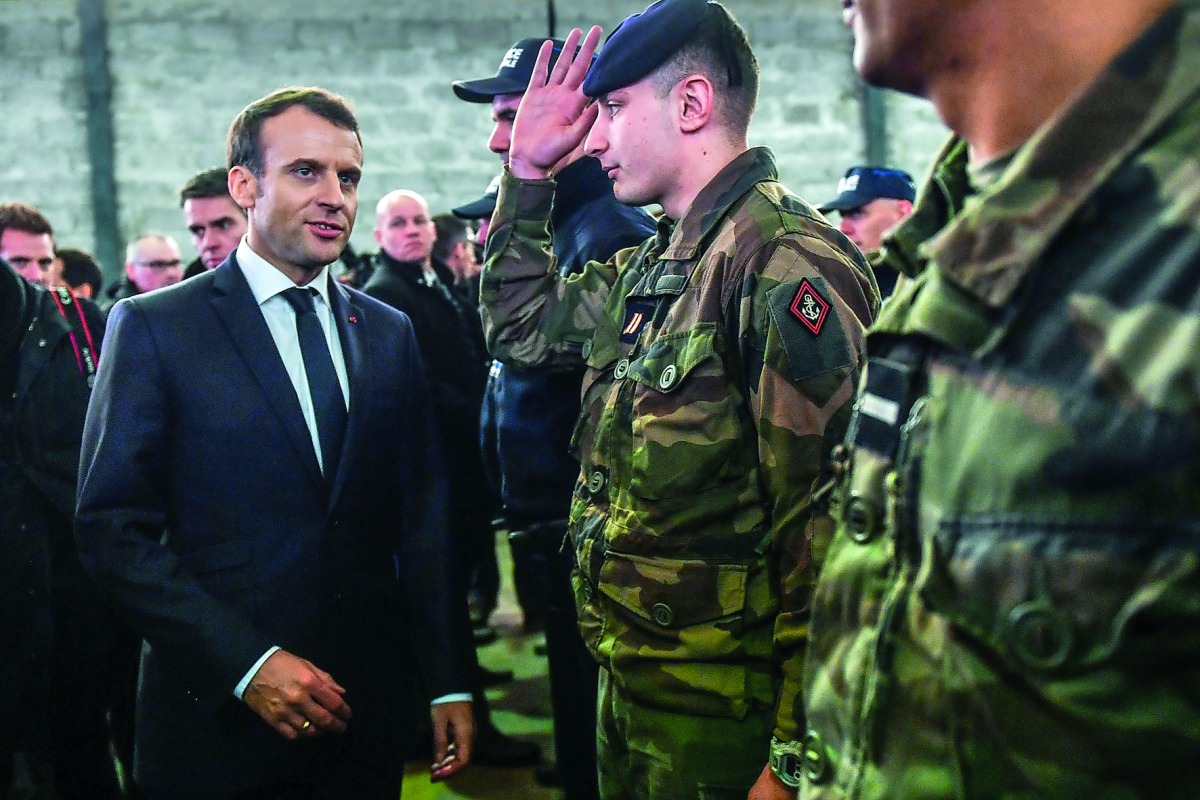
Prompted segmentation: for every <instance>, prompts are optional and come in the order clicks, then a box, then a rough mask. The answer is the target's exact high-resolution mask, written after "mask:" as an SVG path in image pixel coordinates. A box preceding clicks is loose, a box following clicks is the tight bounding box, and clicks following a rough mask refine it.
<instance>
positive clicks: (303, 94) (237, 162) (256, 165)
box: [225, 86, 362, 179]
mask: <svg viewBox="0 0 1200 800" xmlns="http://www.w3.org/2000/svg"><path fill="white" fill-rule="evenodd" d="M293 106H303V107H304V108H306V109H308V110H309V111H311V112H312V113H314V114H316V115H317V116H318V117H320V118H321V119H324V120H327V121H329V122H331V123H333V124H334V125H336V126H338V127H339V128H343V129H345V130H348V131H352V132H353V133H354V135H355V137H357V138H358V143H359V145H361V144H362V135H361V134H360V133H359V130H358V119H356V118H355V116H354V112H353V111H352V110H351V109H350V103H349V102H348V101H347V100H346V98H344V97H342V96H341V95H338V94H334V93H333V92H331V91H329V90H328V89H322V88H320V87H319V86H289V87H287V88H284V89H277V90H275V91H274V92H271V93H270V94H269V95H267V96H266V97H262V98H259V99H258V100H255V101H254V102H253V103H251V104H250V105H248V106H246V107H245V108H243V109H242V112H241V113H240V114H238V115H237V118H236V119H234V120H233V124H232V125H230V126H229V136H228V137H227V139H226V144H225V160H226V166H227V167H228V168H229V169H233V168H234V167H245V168H246V169H248V170H250V172H251V174H253V175H254V177H256V178H260V179H261V178H262V176H263V153H262V141H261V138H262V137H261V134H262V126H263V123H264V122H266V121H267V120H269V119H270V118H271V117H277V116H279V115H280V114H282V113H283V112H285V111H287V110H288V109H289V108H292V107H293Z"/></svg>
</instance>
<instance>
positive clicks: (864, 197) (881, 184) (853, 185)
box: [817, 167, 917, 214]
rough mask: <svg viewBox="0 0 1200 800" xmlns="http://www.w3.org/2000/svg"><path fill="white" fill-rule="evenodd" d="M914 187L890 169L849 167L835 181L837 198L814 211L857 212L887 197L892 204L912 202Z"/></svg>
mask: <svg viewBox="0 0 1200 800" xmlns="http://www.w3.org/2000/svg"><path fill="white" fill-rule="evenodd" d="M916 196H917V186H916V184H914V183H913V179H912V176H911V175H909V174H908V173H907V172H904V171H903V170H899V169H891V168H890V167H851V168H850V169H848V170H846V174H845V175H844V176H843V177H842V179H841V180H840V181H838V195H837V197H835V198H833V199H832V200H828V201H826V202H825V203H823V204H821V205H820V206H818V207H817V210H818V211H820V212H821V213H822V214H824V213H825V212H827V211H849V210H850V209H852V208H861V207H862V206H865V205H866V204H867V203H869V202H871V201H872V200H878V199H879V198H881V197H888V198H891V199H893V200H908V201H909V202H910V203H911V202H912V201H913V200H914V199H916Z"/></svg>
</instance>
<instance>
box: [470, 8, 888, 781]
mask: <svg viewBox="0 0 1200 800" xmlns="http://www.w3.org/2000/svg"><path fill="white" fill-rule="evenodd" d="M599 36H600V32H599V29H598V28H593V29H592V30H591V31H590V32H589V33H588V35H587V37H586V38H585V39H584V41H583V44H582V47H581V48H580V50H579V52H578V53H576V44H577V43H578V42H579V40H580V32H579V31H574V32H572V34H571V35H570V36H569V37H568V39H567V40H566V44H565V46H564V47H563V49H562V55H561V56H560V57H559V59H558V61H557V62H556V64H555V66H554V68H553V70H552V71H548V70H547V64H548V62H549V58H550V49H549V47H548V46H547V47H544V48H543V51H542V53H541V55H540V60H539V62H538V64H537V66H536V67H535V72H534V76H533V79H532V81H531V83H530V87H529V90H528V91H527V92H526V94H525V97H524V99H523V101H522V103H521V106H520V109H519V111H518V113H517V117H516V120H515V121H514V130H513V140H512V144H511V149H510V152H509V163H508V167H507V169H506V170H505V172H504V175H503V177H502V179H501V182H500V192H499V198H498V203H497V210H496V213H495V216H494V217H493V220H492V232H491V234H490V236H489V239H488V251H489V258H488V263H487V267H486V271H485V273H484V279H483V283H482V299H483V314H484V320H485V326H486V329H487V334H488V337H489V345H490V346H491V348H492V352H493V354H494V355H496V357H497V358H499V359H501V360H503V361H506V362H509V363H515V364H519V365H521V366H540V365H543V364H553V363H561V364H570V363H574V364H578V363H580V362H581V361H582V362H586V367H587V372H586V375H585V377H584V382H583V409H582V412H581V417H580V421H579V423H578V426H577V428H576V433H575V437H574V449H575V453H576V455H577V456H578V458H579V460H580V463H581V475H580V479H579V481H578V483H577V486H576V489H575V493H574V500H573V503H572V508H571V515H570V537H571V542H572V543H573V546H574V551H575V557H576V566H575V571H574V575H573V583H574V587H575V590H576V598H577V602H578V607H579V614H580V624H581V628H582V631H583V635H584V639H585V641H586V643H587V645H588V647H589V648H590V650H591V651H592V653H593V654H594V655H595V657H596V658H597V659H598V660H599V662H600V664H601V677H600V698H599V718H600V720H599V741H598V746H599V761H600V789H601V796H602V797H604V798H606V799H607V800H615V799H617V798H655V799H656V800H657V799H659V798H696V797H699V796H717V795H718V794H719V796H722V797H724V796H726V793H729V794H728V796H730V797H733V796H740V797H744V796H745V794H746V792H748V791H749V790H750V788H751V786H752V785H754V784H755V782H756V780H759V779H761V780H763V781H772V780H775V779H774V778H772V777H771V776H770V774H769V772H768V770H767V768H766V763H767V761H768V756H769V749H770V743H771V739H772V734H774V735H775V736H776V737H778V738H779V739H780V740H782V741H792V740H794V739H796V737H797V735H798V730H797V725H798V724H799V723H798V721H799V720H800V718H801V714H802V711H801V702H800V696H799V679H800V674H799V666H800V659H799V658H797V657H795V654H796V653H797V652H798V651H799V650H801V649H802V648H803V646H804V641H805V633H806V631H807V609H808V601H809V589H810V587H811V585H812V583H813V581H814V571H815V567H816V564H815V560H816V558H817V556H819V553H816V552H814V550H813V547H812V544H813V541H814V538H819V537H820V536H821V533H822V532H824V535H825V536H826V537H828V535H829V521H828V518H827V517H826V516H824V515H823V514H821V513H820V512H818V511H817V510H816V509H815V508H814V506H813V505H812V503H810V500H809V497H810V490H811V489H812V487H813V486H814V485H816V484H817V483H819V482H820V481H821V480H822V478H823V477H824V476H825V473H826V468H827V466H828V458H827V455H826V454H827V453H828V452H829V451H830V450H831V448H832V446H833V445H834V444H836V443H837V442H838V441H839V440H840V438H841V436H842V434H843V432H844V431H845V427H846V424H847V422H848V420H849V417H850V404H851V400H852V397H853V392H854V383H855V379H856V375H857V368H858V363H859V352H860V345H861V342H862V339H863V330H864V326H865V325H867V324H868V323H869V322H870V320H871V318H872V315H873V314H874V312H875V310H876V309H877V307H878V303H879V299H878V293H877V290H876V287H875V283H874V280H873V278H872V277H871V272H870V268H869V267H868V266H867V264H866V262H865V261H864V260H863V258H862V256H861V255H860V254H859V253H858V251H857V250H856V249H855V248H854V247H853V245H851V244H850V242H849V241H848V240H847V239H846V238H845V237H844V236H843V235H842V234H840V233H839V232H838V231H836V230H834V229H833V228H831V227H830V226H829V225H828V224H826V223H825V222H824V221H823V220H822V219H821V218H820V216H819V215H818V214H817V213H816V212H815V211H814V210H813V209H812V207H811V206H809V205H808V204H807V203H805V202H804V201H803V200H801V199H800V198H799V197H797V196H796V195H794V194H792V193H791V192H790V191H788V190H787V189H786V188H785V187H783V186H782V185H781V184H780V183H779V182H778V180H777V178H776V169H775V163H774V159H773V157H772V155H771V153H770V151H769V150H767V149H766V148H754V149H751V148H749V146H748V145H747V141H746V129H747V126H748V124H749V121H750V116H751V113H752V112H753V109H754V105H755V100H756V95H757V89H758V67H757V63H756V60H755V58H754V55H753V52H752V51H751V49H750V45H749V43H748V42H747V40H746V36H745V33H744V31H743V30H742V28H741V27H740V26H739V25H738V24H737V23H736V22H735V21H734V19H733V17H732V16H731V15H730V14H729V12H728V11H727V10H726V9H725V8H724V7H723V6H721V5H720V4H719V3H714V2H706V0H665V1H664V2H659V3H656V4H654V5H652V6H651V7H650V8H648V9H647V10H646V11H645V12H644V13H642V14H638V15H634V16H632V17H630V18H629V19H627V20H626V21H625V22H624V23H623V24H622V25H621V26H620V27H619V28H618V29H617V30H616V31H615V32H614V33H613V34H612V35H611V36H610V37H609V39H608V42H607V44H606V46H605V48H604V49H603V51H602V52H601V53H600V54H599V56H598V57H597V59H596V61H595V64H594V65H593V66H592V68H591V70H590V71H588V64H589V60H590V59H591V56H592V54H593V52H594V51H595V48H596V45H597V42H598V39H599ZM573 54H574V55H573ZM548 73H549V74H548ZM585 74H586V79H585ZM593 100H594V101H595V102H593ZM579 148H583V150H584V151H585V152H586V153H587V154H588V155H592V156H595V157H596V158H598V159H599V161H600V164H601V167H602V168H603V169H604V171H605V172H606V174H607V175H608V177H609V178H610V179H611V180H613V181H614V187H613V188H614V192H615V194H616V197H617V199H618V200H620V201H622V202H624V203H628V204H631V205H644V204H650V203H658V204H660V205H661V206H662V209H663V211H664V217H663V219H662V220H661V222H660V224H659V226H658V230H657V233H656V235H655V236H653V237H651V238H649V239H647V240H646V241H645V242H644V243H642V244H641V245H640V246H638V247H634V248H629V249H625V250H622V251H619V252H618V253H617V254H616V255H615V256H613V257H612V258H611V259H609V260H608V261H607V262H606V263H597V262H591V263H589V264H587V266H586V267H585V268H584V270H583V271H582V272H581V273H580V274H577V275H573V276H571V277H570V278H566V279H560V278H559V277H558V275H557V271H556V269H555V264H554V262H553V259H552V258H551V257H550V255H549V253H550V249H549V245H550V242H551V234H550V232H549V231H548V229H547V218H548V215H549V213H550V209H551V207H552V204H553V203H554V201H555V181H554V174H555V170H556V165H559V164H561V163H564V162H565V161H567V160H568V159H569V158H570V156H571V154H572V153H574V152H575V151H576V150H577V149H579ZM780 665H786V666H787V667H788V670H787V671H785V672H782V673H781V672H780Z"/></svg>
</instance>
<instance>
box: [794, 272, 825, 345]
mask: <svg viewBox="0 0 1200 800" xmlns="http://www.w3.org/2000/svg"><path fill="white" fill-rule="evenodd" d="M788 308H789V310H790V311H791V312H792V313H793V314H795V315H796V319H798V320H800V322H802V323H803V324H804V327H806V328H808V329H809V330H810V331H812V334H813V336H820V335H821V329H822V328H823V327H825V320H826V319H827V318H828V317H829V301H828V300H826V299H825V298H824V297H822V296H821V294H820V292H818V291H817V290H816V289H814V288H813V285H812V284H811V283H809V282H808V278H805V279H804V280H802V281H800V285H799V286H798V287H797V288H796V296H795V297H793V298H792V304H791V305H790V306H789V307H788Z"/></svg>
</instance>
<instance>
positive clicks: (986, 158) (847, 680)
mask: <svg viewBox="0 0 1200 800" xmlns="http://www.w3.org/2000/svg"><path fill="white" fill-rule="evenodd" d="M843 8H844V9H845V10H844V15H845V19H846V21H847V24H848V25H849V26H850V27H851V28H852V29H853V31H854V36H855V41H856V43H855V52H854V61H855V66H856V67H857V69H858V71H859V72H860V73H861V74H862V76H863V77H864V78H866V79H867V80H868V81H870V82H872V83H874V84H876V85H879V86H886V87H890V88H894V89H899V90H902V91H906V92H909V93H912V94H917V95H921V96H924V97H927V98H929V99H930V100H932V101H933V103H934V104H935V106H936V107H937V110H938V112H939V113H940V115H941V116H942V118H943V120H945V122H946V123H947V124H948V125H949V126H950V128H951V129H952V130H953V131H955V132H956V134H957V136H956V138H954V139H953V140H952V141H951V142H950V143H949V144H948V145H947V146H946V148H945V149H944V150H943V151H942V153H941V155H940V156H939V157H938V159H937V162H936V164H935V166H934V168H933V173H932V175H931V178H930V180H929V181H928V182H927V184H926V185H925V187H924V188H923V189H922V190H921V192H920V193H919V194H918V197H917V204H916V208H915V210H914V212H913V214H912V216H911V217H910V218H909V220H908V221H906V222H905V223H903V224H902V225H901V226H900V227H899V228H898V229H896V230H894V231H893V232H892V233H891V234H890V235H889V236H887V237H885V240H884V257H885V258H886V259H887V260H888V261H890V262H891V263H893V264H895V265H896V266H897V267H898V268H899V269H900V270H901V271H902V272H904V273H905V274H907V275H908V276H909V277H910V280H908V281H901V284H900V287H899V288H898V290H897V293H896V294H895V295H893V297H892V299H891V300H889V301H888V304H887V305H886V306H885V308H884V310H883V312H882V314H881V316H880V319H879V320H878V321H877V322H876V324H875V326H874V327H873V328H872V330H871V335H870V337H869V351H870V353H871V359H870V362H869V364H868V366H867V369H866V376H865V379H864V381H863V384H862V387H861V390H860V394H859V401H858V404H857V408H858V412H857V415H856V417H855V420H854V421H853V422H852V423H851V429H850V433H849V435H848V437H847V442H846V445H845V447H843V448H842V449H841V450H840V451H839V458H838V461H839V463H840V469H839V474H840V481H839V483H838V485H837V487H836V488H835V489H834V491H833V495H832V496H833V497H834V498H835V515H836V517H837V519H838V530H837V533H836V536H835V538H834V541H833V542H832V546H831V548H830V550H829V555H828V558H827V559H826V562H825V566H824V567H823V571H822V573H821V578H820V582H819V585H818V588H817V592H816V595H815V598H814V601H813V605H814V612H813V630H812V637H811V643H810V645H809V653H808V664H807V668H806V671H805V687H806V692H805V700H806V711H807V725H808V728H809V731H808V734H807V736H806V739H805V745H804V747H803V748H802V750H801V752H800V753H799V754H797V757H796V758H795V760H793V761H792V762H791V763H792V767H793V768H794V769H795V772H796V775H797V778H798V779H800V780H799V782H800V783H801V787H800V796H801V797H802V798H805V799H806V800H818V799H819V800H832V799H833V798H839V799H840V798H855V799H856V800H865V799H867V798H885V797H886V798H922V799H923V800H942V799H943V798H946V799H949V798H988V799H989V800H1007V799H1008V798H1067V797H1071V798H1091V799H1092V800H1109V799H1111V798H1155V800H1166V799H1167V798H1192V797H1195V796H1196V786H1197V784H1198V783H1200V760H1198V759H1197V758H1196V754H1197V753H1200V708H1198V706H1197V699H1198V698H1200V693H1198V691H1197V687H1200V636H1198V635H1197V631H1198V630H1200V492H1197V490H1196V487H1197V485H1198V484H1200V455H1198V454H1200V430H1198V426H1200V415H1198V414H1197V410H1198V409H1200V382H1198V376H1200V368H1198V366H1197V364H1198V363H1200V360H1198V359H1200V337H1198V335H1197V331H1198V330H1200V180H1197V167H1196V164H1197V153H1200V2H1196V0H1182V2H1174V3H1173V2H1170V0H1099V1H1097V0H1088V1H1087V2H1083V1H1082V0H1034V1H1033V2H1028V3H1011V2H1003V1H1002V0H976V2H969V3H962V2H939V1H938V0H919V2H914V0H861V1H857V0H850V1H849V2H844V3H843Z"/></svg>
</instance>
